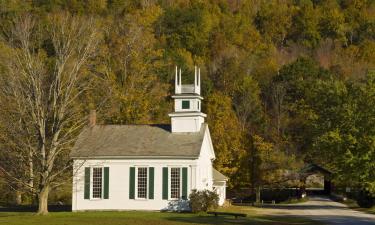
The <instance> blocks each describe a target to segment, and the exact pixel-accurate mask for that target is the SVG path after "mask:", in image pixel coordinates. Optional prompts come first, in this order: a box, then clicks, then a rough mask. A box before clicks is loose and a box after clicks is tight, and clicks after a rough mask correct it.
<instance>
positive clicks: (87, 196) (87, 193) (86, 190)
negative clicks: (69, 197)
mask: <svg viewBox="0 0 375 225" xmlns="http://www.w3.org/2000/svg"><path fill="white" fill-rule="evenodd" d="M84 196H85V197H84V199H90V167H85V188H84Z"/></svg>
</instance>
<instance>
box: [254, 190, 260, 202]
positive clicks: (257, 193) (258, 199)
mask: <svg viewBox="0 0 375 225" xmlns="http://www.w3.org/2000/svg"><path fill="white" fill-rule="evenodd" d="M260 191H261V188H260V186H257V187H256V193H255V202H256V203H257V204H260V201H261V200H260Z"/></svg>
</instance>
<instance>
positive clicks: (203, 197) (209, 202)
mask: <svg viewBox="0 0 375 225" xmlns="http://www.w3.org/2000/svg"><path fill="white" fill-rule="evenodd" d="M189 199H190V208H191V211H192V212H207V211H208V210H211V209H216V208H217V207H218V205H219V195H218V194H216V192H214V191H209V190H203V191H197V190H193V191H192V192H191V194H190V195H189Z"/></svg>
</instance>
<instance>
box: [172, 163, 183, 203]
mask: <svg viewBox="0 0 375 225" xmlns="http://www.w3.org/2000/svg"><path fill="white" fill-rule="evenodd" d="M180 196H181V168H171V198H180Z"/></svg>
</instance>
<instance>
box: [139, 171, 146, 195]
mask: <svg viewBox="0 0 375 225" xmlns="http://www.w3.org/2000/svg"><path fill="white" fill-rule="evenodd" d="M137 198H142V199H146V198H147V167H138V168H137Z"/></svg>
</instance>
